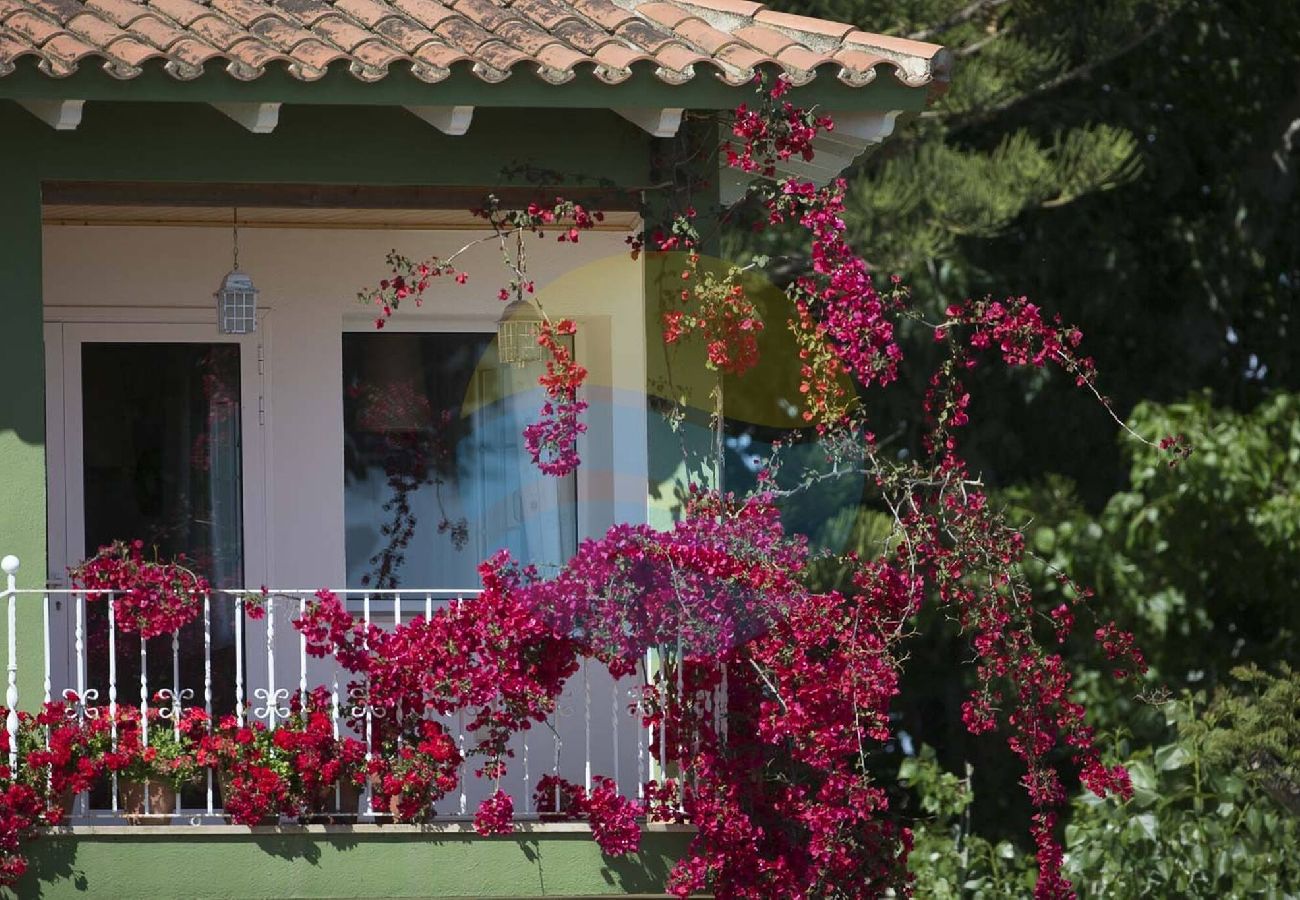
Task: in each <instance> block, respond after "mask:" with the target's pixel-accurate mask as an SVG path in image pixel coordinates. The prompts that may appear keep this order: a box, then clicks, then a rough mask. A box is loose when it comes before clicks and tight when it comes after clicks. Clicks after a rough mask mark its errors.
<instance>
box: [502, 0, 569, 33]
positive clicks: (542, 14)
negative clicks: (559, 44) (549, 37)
mask: <svg viewBox="0 0 1300 900" xmlns="http://www.w3.org/2000/svg"><path fill="white" fill-rule="evenodd" d="M511 9H513V10H514V11H515V12H517V13H522V14H523V15H524V16H526V17H527V18H529V19H531V20H532V21H534V22H536V23H537V24H538V25H540V26H542V27H543V28H545V29H546V30H547V31H551V30H553V29H554V28H555V26H556V25H559V24H560V23H561V22H564V21H567V20H569V19H577V18H578V13H577V11H576V10H574V8H573V7H572V6H568V5H566V4H564V3H559V2H557V0H514V3H513V4H512V5H511Z"/></svg>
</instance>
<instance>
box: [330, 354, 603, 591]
mask: <svg viewBox="0 0 1300 900" xmlns="http://www.w3.org/2000/svg"><path fill="white" fill-rule="evenodd" d="M494 338H495V335H493V334H479V333H391V332H390V333H384V334H373V333H346V334H344V336H343V421H344V478H345V483H344V511H345V518H346V538H345V541H346V555H347V574H348V583H349V584H350V585H354V586H366V587H372V588H394V587H404V588H412V587H414V588H472V587H474V586H476V585H477V584H478V577H477V572H476V568H477V566H478V563H479V562H480V561H482V560H483V559H484V558H486V557H487V556H489V555H491V554H492V553H494V552H496V551H497V550H499V549H502V548H504V549H507V550H509V551H510V552H511V554H512V555H513V556H514V557H515V558H516V559H518V560H521V561H523V562H527V563H533V564H536V565H538V566H539V567H542V568H543V569H545V568H546V567H548V566H557V565H560V564H562V563H563V562H565V561H567V560H568V558H569V557H570V556H571V555H572V554H573V552H574V548H575V544H576V538H577V520H576V494H575V491H576V486H575V480H574V479H573V478H572V477H569V478H563V479H556V478H551V477H549V476H546V475H543V474H542V473H541V472H539V471H538V470H537V469H536V467H535V466H533V464H532V462H531V460H530V459H529V457H528V455H527V453H526V452H525V451H524V448H523V437H522V433H523V429H524V426H525V425H527V424H528V422H530V421H531V420H532V419H533V417H535V416H536V414H537V410H538V408H539V407H540V406H541V403H542V392H541V389H540V388H539V387H538V386H537V377H538V375H539V374H540V373H541V371H542V364H541V363H535V364H531V365H527V366H522V367H516V366H501V365H499V364H498V362H497V358H496V347H495V343H494Z"/></svg>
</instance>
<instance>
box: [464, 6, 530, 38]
mask: <svg viewBox="0 0 1300 900" xmlns="http://www.w3.org/2000/svg"><path fill="white" fill-rule="evenodd" d="M452 6H453V8H454V9H455V10H456V12H458V13H460V14H461V15H462V16H464V17H465V18H467V19H469V20H470V21H471V22H474V23H475V24H477V25H481V26H482V27H484V28H486V29H487V30H488V31H496V30H497V29H498V28H500V27H501V26H502V25H503V24H504V23H506V22H510V21H521V19H520V16H519V13H517V12H515V11H514V10H512V9H507V8H505V7H503V6H501V4H499V3H493V2H492V0H455V2H454V3H453V4H452Z"/></svg>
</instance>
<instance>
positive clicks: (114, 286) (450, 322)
mask: <svg viewBox="0 0 1300 900" xmlns="http://www.w3.org/2000/svg"><path fill="white" fill-rule="evenodd" d="M623 236H624V235H623V233H621V232H595V233H588V234H584V235H583V236H582V239H581V241H580V243H578V244H577V245H570V244H558V243H556V242H554V241H551V240H549V239H547V240H540V241H538V240H533V241H532V242H531V243H532V246H531V247H530V250H529V271H530V272H531V274H532V275H533V276H534V278H535V280H536V283H537V287H538V295H539V298H540V300H541V301H542V303H543V304H544V305H545V307H546V309H547V311H548V312H549V313H551V314H552V315H570V316H574V317H576V318H578V319H579V320H580V324H581V328H580V334H579V343H578V350H579V355H580V357H581V361H582V362H583V363H584V364H585V365H587V366H588V368H589V369H590V370H591V377H590V382H589V399H590V401H591V402H592V405H593V408H594V409H596V410H597V413H598V415H600V416H603V417H605V421H600V420H594V421H593V422H592V425H591V430H590V432H589V434H588V435H587V438H586V441H585V444H586V446H585V447H584V448H583V449H584V450H585V452H584V453H583V458H584V467H583V469H584V471H583V473H582V478H583V484H582V486H581V487H580V491H581V494H582V496H583V499H584V501H586V502H585V510H584V516H583V518H582V520H581V521H580V530H581V532H582V533H584V534H594V533H599V532H603V531H604V529H605V528H606V527H607V526H608V525H609V524H611V523H612V522H613V521H614V520H623V521H628V520H632V521H636V520H640V519H642V518H643V517H644V515H645V494H646V484H645V475H644V472H645V466H644V454H645V438H644V435H645V425H644V412H643V410H644V399H643V395H644V384H645V374H644V373H645V349H644V328H643V321H644V317H643V314H642V311H641V302H642V301H641V295H642V281H641V278H642V275H641V268H640V264H639V263H637V262H633V261H632V260H631V259H630V258H629V256H628V254H627V252H626V246H625V244H624V243H623ZM478 237H482V233H474V232H466V231H395V232H384V231H374V230H358V231H351V230H338V229H282V228H257V229H251V228H245V229H243V230H242V232H241V240H240V245H241V246H240V268H241V269H242V270H243V271H245V272H247V273H249V274H250V275H252V277H253V279H254V281H255V282H256V284H257V287H258V288H259V289H260V290H261V297H260V306H261V308H263V309H265V310H266V311H267V312H266V316H265V318H264V320H263V322H264V325H263V326H262V330H261V333H260V338H261V342H262V343H263V345H264V351H265V355H266V359H267V364H266V375H265V378H266V382H265V387H266V391H265V395H266V403H267V416H266V419H267V421H266V426H265V436H264V440H265V444H266V460H267V462H266V488H265V490H266V533H267V535H268V537H269V545H268V553H267V560H266V568H265V570H264V571H262V572H257V571H251V570H250V571H249V572H248V580H249V582H250V583H251V584H254V585H257V584H263V583H265V584H268V585H283V586H286V587H288V586H293V587H303V586H314V585H336V586H344V584H343V582H344V570H343V546H344V545H343V541H344V538H343V474H342V462H343V436H342V402H341V377H342V375H341V372H342V369H341V335H342V333H343V331H344V330H345V329H363V330H369V329H371V328H373V325H372V320H373V318H374V315H373V313H372V312H371V311H370V310H369V309H368V308H367V307H365V306H364V305H361V304H360V303H358V302H357V299H356V294H357V291H358V290H359V289H361V288H362V287H365V286H366V285H369V284H372V283H376V282H377V281H378V280H379V279H380V278H382V277H384V276H385V275H386V274H387V272H386V269H385V265H384V256H385V254H386V253H387V251H388V250H389V249H392V248H396V249H398V250H400V251H401V252H404V253H406V254H408V255H410V256H411V257H412V258H425V257H427V256H429V255H443V256H445V255H447V254H448V253H450V252H453V251H455V250H457V249H459V248H461V247H463V246H464V245H465V244H467V243H469V242H471V241H473V240H474V239H475V238H478ZM461 259H462V260H463V263H462V267H463V268H464V269H465V270H466V271H468V272H469V273H470V279H469V282H468V283H467V284H465V285H457V284H455V283H454V282H453V281H451V280H449V279H441V280H438V281H436V282H435V287H434V288H433V290H432V291H431V292H430V294H429V296H428V297H427V299H426V303H425V305H424V307H423V308H422V309H416V308H415V307H414V306H413V305H410V306H409V308H405V309H403V310H402V311H401V312H400V313H399V315H398V316H397V317H396V318H395V319H393V320H392V321H391V322H390V324H389V326H388V327H389V328H390V329H406V328H412V329H429V330H462V329H463V330H475V329H483V328H491V327H492V324H493V323H494V322H495V320H496V318H497V316H499V315H500V311H501V309H502V304H501V301H500V300H498V299H497V291H498V290H499V289H500V287H501V286H502V285H503V284H505V283H506V281H507V280H508V275H507V274H506V272H505V269H504V268H503V267H502V265H501V262H500V250H499V248H498V247H497V246H496V245H495V243H492V242H489V243H486V244H480V245H479V246H476V247H474V248H472V249H471V250H469V251H468V252H466V253H465V255H464V256H463V257H461ZM230 261H231V235H230V231H229V230H228V229H225V228H220V229H216V228H196V227H138V226H132V227H119V226H113V227H107V226H84V227H72V226H49V227H47V228H46V229H45V248H44V279H45V280H44V292H45V308H46V321H47V322H48V323H57V322H62V321H70V322H86V321H91V322H94V321H130V322H169V321H187V322H188V321H195V320H197V321H200V322H215V314H214V313H213V301H212V294H213V291H214V290H215V289H216V287H217V285H218V283H219V281H220V279H221V277H222V276H223V275H224V274H225V273H226V271H227V270H228V269H229V268H230ZM213 331H214V334H215V326H214V327H213ZM248 474H249V475H251V476H255V473H248Z"/></svg>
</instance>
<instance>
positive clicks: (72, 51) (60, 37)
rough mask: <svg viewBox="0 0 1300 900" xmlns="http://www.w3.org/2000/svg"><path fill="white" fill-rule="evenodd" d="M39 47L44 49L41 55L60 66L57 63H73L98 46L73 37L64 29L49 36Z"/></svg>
mask: <svg viewBox="0 0 1300 900" xmlns="http://www.w3.org/2000/svg"><path fill="white" fill-rule="evenodd" d="M41 49H42V50H43V51H45V53H44V54H43V55H45V56H46V58H48V59H49V60H50V62H51V64H52V65H54V66H55V67H56V68H61V67H60V66H59V63H63V64H67V63H75V62H77V61H78V60H80V59H82V58H83V57H86V56H90V55H91V54H93V53H96V52H99V48H97V47H95V46H94V45H93V44H87V43H86V42H85V41H83V40H82V39H81V38H78V37H74V36H73V35H70V34H68V33H67V32H66V31H65V32H62V33H60V34H56V35H54V36H53V37H51V38H50V39H49V40H48V41H46V42H45V43H44V46H42V47H41ZM74 68H75V67H74Z"/></svg>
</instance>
